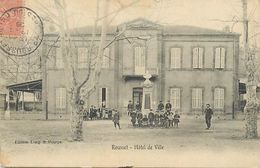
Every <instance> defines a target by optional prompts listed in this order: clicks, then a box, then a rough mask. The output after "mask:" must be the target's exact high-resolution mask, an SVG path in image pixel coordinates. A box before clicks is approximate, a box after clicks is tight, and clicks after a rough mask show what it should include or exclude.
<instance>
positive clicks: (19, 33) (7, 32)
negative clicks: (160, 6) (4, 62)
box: [0, 7, 44, 56]
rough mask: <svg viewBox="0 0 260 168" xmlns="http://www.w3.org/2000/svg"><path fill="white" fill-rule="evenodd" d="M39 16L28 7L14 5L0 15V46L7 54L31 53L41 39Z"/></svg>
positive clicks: (23, 54) (20, 54) (21, 54)
mask: <svg viewBox="0 0 260 168" xmlns="http://www.w3.org/2000/svg"><path fill="white" fill-rule="evenodd" d="M43 34H44V32H43V23H42V21H41V18H40V17H39V16H38V15H37V14H36V13H35V12H34V11H33V10H32V9H30V8H27V7H15V8H11V9H8V10H6V11H5V12H4V13H3V14H2V16H1V17H0V48H1V49H2V50H3V51H4V52H5V53H7V54H8V55H13V56H25V55H28V54H31V53H33V52H34V51H35V50H36V49H37V48H38V47H39V46H40V44H41V42H42V40H43Z"/></svg>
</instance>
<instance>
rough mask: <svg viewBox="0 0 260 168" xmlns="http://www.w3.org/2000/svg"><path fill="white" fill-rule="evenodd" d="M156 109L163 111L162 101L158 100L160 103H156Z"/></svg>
mask: <svg viewBox="0 0 260 168" xmlns="http://www.w3.org/2000/svg"><path fill="white" fill-rule="evenodd" d="M158 110H159V111H160V112H163V110H164V105H163V102H162V101H160V103H159V104H158Z"/></svg>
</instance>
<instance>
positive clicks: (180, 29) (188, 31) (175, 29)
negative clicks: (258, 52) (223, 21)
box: [163, 25, 239, 35]
mask: <svg viewBox="0 0 260 168" xmlns="http://www.w3.org/2000/svg"><path fill="white" fill-rule="evenodd" d="M163 32H164V34H181V35H239V34H238V33H231V32H225V31H220V30H215V29H208V28H202V27H197V26H187V25H176V26H164V27H163Z"/></svg>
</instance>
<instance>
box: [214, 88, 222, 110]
mask: <svg viewBox="0 0 260 168" xmlns="http://www.w3.org/2000/svg"><path fill="white" fill-rule="evenodd" d="M224 97H225V90H224V88H215V89H214V108H218V109H224Z"/></svg>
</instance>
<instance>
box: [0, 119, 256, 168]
mask: <svg viewBox="0 0 260 168" xmlns="http://www.w3.org/2000/svg"><path fill="white" fill-rule="evenodd" d="M128 122H129V121H127V120H123V121H121V125H122V129H121V130H118V129H115V128H114V127H113V123H112V121H107V120H106V121H102V120H98V121H87V122H85V123H84V139H85V140H84V142H69V141H68V137H69V121H37V120H33V121H31V120H27V121H26V120H11V121H5V120H1V121H0V133H1V144H2V146H1V157H2V158H1V159H2V162H4V163H9V164H14V163H15V164H21V163H23V164H24V163H25V164H28V165H29V166H33V165H37V164H43V165H44V164H46V165H47V164H52V165H53V166H60V165H59V161H62V162H63V163H66V165H67V166H70V165H74V166H75V163H77V164H78V166H82V165H84V166H89V165H93V164H94V163H99V166H102V165H103V166H105V165H108V164H109V165H118V164H120V165H124V166H129V165H136V166H144V165H147V164H149V165H154V166H156V165H157V166H159V162H160V163H161V162H162V161H163V160H165V162H164V161H163V163H164V164H165V166H170V165H175V166H200V164H202V162H203V165H204V166H205V165H206V166H221V165H223V166H224V165H225V166H226V165H240V166H249V165H256V164H257V165H260V161H259V158H258V157H259V155H260V151H259V148H260V140H259V139H257V140H246V139H244V138H243V126H244V125H243V121H242V120H236V121H234V120H214V121H213V127H212V129H211V130H205V123H204V121H203V120H202V119H191V118H183V119H182V120H181V123H180V128H178V129H174V128H170V129H165V128H153V129H151V128H133V127H132V126H131V125H130V124H129V123H128ZM259 123H260V121H259V122H258V124H259ZM259 128H260V124H259ZM155 137H156V138H155ZM68 155H69V156H70V157H68ZM140 155H143V157H144V158H146V159H139V156H140ZM159 156H161V157H159ZM205 159H206V161H205ZM112 160H113V162H111V161H112ZM234 160H236V162H234ZM133 161H135V162H133ZM249 161H250V162H249ZM54 162H55V164H54ZM96 166H97V165H96ZM161 166H162V165H161Z"/></svg>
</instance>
